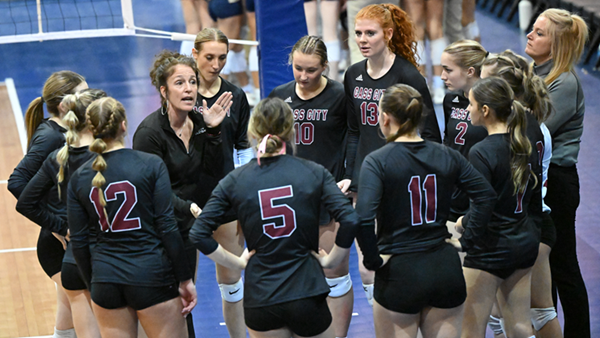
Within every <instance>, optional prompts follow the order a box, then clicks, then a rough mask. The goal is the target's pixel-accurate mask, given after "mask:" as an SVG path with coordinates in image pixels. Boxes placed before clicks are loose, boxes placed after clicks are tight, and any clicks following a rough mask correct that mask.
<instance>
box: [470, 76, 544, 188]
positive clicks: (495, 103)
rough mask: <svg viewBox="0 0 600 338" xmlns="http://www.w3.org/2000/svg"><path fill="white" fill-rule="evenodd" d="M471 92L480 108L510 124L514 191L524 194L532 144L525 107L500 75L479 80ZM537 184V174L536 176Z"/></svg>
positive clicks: (500, 120) (534, 176)
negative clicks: (528, 133) (485, 106)
mask: <svg viewBox="0 0 600 338" xmlns="http://www.w3.org/2000/svg"><path fill="white" fill-rule="evenodd" d="M471 93H472V94H473V97H474V98H475V101H477V104H478V105H479V106H480V107H483V106H484V105H487V106H488V107H489V108H490V110H491V111H492V112H493V113H494V114H495V116H496V119H497V120H498V121H499V122H503V123H506V125H507V127H508V133H509V136H510V149H511V161H510V165H511V172H512V181H513V185H514V193H515V194H517V193H522V192H524V191H525V189H526V188H527V181H528V180H529V173H530V172H531V169H530V168H529V157H530V155H531V149H532V148H531V143H530V142H529V139H528V138H527V135H526V134H525V133H526V130H527V117H526V115H525V114H526V112H525V108H524V107H523V105H521V104H520V103H519V102H518V101H515V100H514V93H513V90H512V89H511V88H510V86H509V84H508V83H507V82H506V81H505V80H504V79H502V78H500V77H495V76H492V77H487V78H485V79H482V80H480V81H477V82H476V83H475V85H474V86H473V88H471ZM532 176H533V179H534V181H535V184H537V177H536V175H532Z"/></svg>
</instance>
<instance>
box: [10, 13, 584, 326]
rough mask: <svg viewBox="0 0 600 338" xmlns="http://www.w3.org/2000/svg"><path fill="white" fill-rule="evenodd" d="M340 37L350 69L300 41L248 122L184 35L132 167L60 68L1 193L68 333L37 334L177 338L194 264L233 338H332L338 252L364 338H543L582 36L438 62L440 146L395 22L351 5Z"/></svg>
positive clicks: (550, 30)
mask: <svg viewBox="0 0 600 338" xmlns="http://www.w3.org/2000/svg"><path fill="white" fill-rule="evenodd" d="M355 20H356V21H355V27H354V29H355V33H356V43H357V44H358V47H359V48H360V51H361V53H362V54H363V56H364V57H365V59H364V60H363V61H360V62H357V63H355V64H354V65H352V66H351V67H350V68H349V69H348V70H347V71H346V73H345V76H344V79H343V83H340V82H337V81H335V80H332V79H330V78H328V77H326V76H325V75H324V73H325V72H326V70H327V67H328V57H327V48H326V44H325V43H324V42H323V41H322V40H321V39H320V38H318V37H315V36H305V37H303V38H301V39H300V40H299V41H298V42H297V43H296V44H295V45H294V46H293V48H292V51H291V53H290V56H289V61H290V64H291V67H292V68H293V73H294V80H293V81H291V82H289V83H286V84H281V85H280V86H278V87H277V88H275V89H274V90H273V91H272V92H271V93H270V95H269V97H268V98H265V99H263V100H262V101H260V102H259V103H258V104H257V105H256V106H255V107H254V109H253V111H252V113H251V111H250V105H249V104H248V101H247V99H246V95H245V94H244V91H243V90H242V89H240V88H239V87H237V86H235V85H234V84H232V83H231V82H229V81H227V80H226V79H224V78H222V77H221V76H220V72H221V70H222V69H223V67H224V65H225V63H226V61H227V54H228V52H229V44H228V39H227V37H226V36H225V35H224V34H223V33H222V32H221V31H220V30H218V29H215V28H205V29H203V30H202V31H201V32H200V33H198V35H197V37H196V40H195V42H194V48H193V50H192V51H191V56H187V55H183V54H179V53H176V52H171V51H163V52H161V53H160V54H158V55H157V56H156V58H155V60H154V64H153V66H152V68H151V71H150V78H151V81H152V84H153V85H154V86H155V87H156V89H157V91H158V92H159V94H160V98H161V105H160V107H159V108H158V109H157V110H156V111H154V112H152V113H151V114H149V115H148V116H147V117H146V118H145V119H144V121H143V122H142V123H141V124H140V125H139V127H138V128H137V129H136V130H135V133H134V135H133V147H132V148H133V149H128V148H126V147H125V140H124V135H125V134H126V133H127V131H128V125H127V114H126V112H125V108H124V107H123V105H122V104H121V103H120V102H118V101H117V100H115V99H114V98H112V97H109V96H108V95H107V94H106V93H105V92H104V91H102V90H99V89H91V88H87V87H88V86H87V83H86V82H85V79H84V77H82V76H81V75H79V74H76V73H73V72H71V71H60V72H57V73H54V74H52V75H51V76H50V77H49V78H48V80H47V81H46V83H45V85H44V88H43V92H42V96H41V97H39V98H37V99H35V100H34V101H33V102H32V103H31V104H30V106H29V108H28V110H27V114H26V122H27V127H28V140H29V143H28V152H27V154H26V155H25V157H24V159H23V160H22V161H21V162H20V163H19V165H18V166H17V168H16V169H15V171H14V172H13V174H12V175H11V177H10V180H9V190H10V191H11V192H12V193H13V195H15V197H17V198H18V203H17V210H18V211H19V212H20V213H22V214H23V215H25V216H26V217H28V218H29V219H31V220H32V221H33V222H35V223H37V224H39V225H40V227H41V232H40V237H39V240H38V247H37V252H38V257H39V261H40V264H41V266H42V268H43V269H44V271H45V273H46V274H47V275H48V276H49V277H50V278H52V279H53V280H54V281H55V282H56V283H57V284H58V288H59V291H58V297H59V300H60V299H61V297H62V300H63V301H62V302H61V301H59V309H58V314H57V316H61V315H62V316H66V315H68V316H71V318H72V319H70V320H72V326H71V328H69V327H66V328H62V327H58V325H57V328H56V329H55V337H75V332H76V336H78V337H100V336H102V337H138V335H139V334H141V332H142V331H143V332H144V333H145V334H146V335H147V336H148V337H195V332H194V327H193V321H192V315H191V311H192V309H193V308H194V306H195V305H196V303H197V297H198V296H197V294H196V289H195V278H196V268H197V265H198V261H197V260H198V255H197V250H199V251H200V252H201V253H203V254H204V255H206V256H208V257H209V258H210V259H212V260H213V261H214V262H215V263H216V264H217V268H216V270H217V282H218V284H219V288H220V291H221V296H222V301H223V315H224V317H225V322H226V324H227V328H228V330H229V333H230V335H231V336H232V337H238V336H243V337H245V335H246V329H247V330H248V331H249V333H250V336H251V337H292V336H293V337H346V336H347V334H348V327H349V324H350V320H351V316H352V308H353V292H352V281H351V279H350V275H349V262H348V261H349V256H350V248H351V246H352V244H353V243H355V239H356V244H357V246H356V249H357V251H358V254H359V255H358V256H359V272H360V274H361V279H362V282H363V285H362V287H363V289H364V290H365V293H366V295H367V299H368V300H369V303H370V304H371V306H372V307H373V319H374V324H375V333H376V336H377V337H417V334H418V332H419V331H420V332H421V334H422V336H423V337H485V332H486V326H487V325H489V327H490V328H491V329H492V330H493V331H494V333H495V334H497V335H502V334H503V335H505V337H511V338H512V337H524V338H525V337H534V336H536V335H537V336H538V337H556V336H561V334H562V333H561V328H560V326H559V324H558V320H557V318H556V309H555V304H554V303H553V299H552V289H551V285H552V282H553V281H554V283H556V287H557V288H558V290H559V292H561V285H562V284H561V282H566V281H565V279H566V280H568V279H572V278H576V277H574V276H573V273H572V271H571V270H572V268H573V267H572V266H567V267H562V266H561V264H567V265H569V264H571V262H568V263H565V262H564V261H563V262H561V261H558V260H557V261H556V262H553V256H551V252H553V251H552V250H554V247H556V248H557V250H559V248H560V250H562V251H560V252H561V257H562V258H561V259H563V260H566V259H567V258H565V257H564V256H568V254H565V252H568V251H574V249H575V248H574V247H573V248H561V247H560V245H565V244H562V242H561V238H562V237H563V236H568V234H569V233H570V231H572V232H573V236H574V219H575V210H576V208H577V205H571V204H569V203H565V202H564V200H568V199H570V198H572V199H573V200H575V199H578V196H579V195H578V194H579V190H578V188H577V190H576V191H574V190H573V188H572V187H571V188H570V187H569V186H568V184H567V183H565V182H567V181H568V182H572V180H576V183H577V184H578V179H577V171H576V167H575V163H576V162H577V154H578V151H579V143H580V138H581V131H582V128H583V113H584V109H585V108H584V100H583V94H582V91H581V86H580V84H579V80H578V78H577V76H576V74H575V72H574V71H573V64H574V63H575V61H576V60H577V59H578V58H579V57H580V55H581V53H582V49H583V43H584V41H585V39H586V37H587V29H585V23H583V21H582V20H581V18H579V17H578V16H576V15H572V14H571V13H569V12H566V11H562V10H555V9H550V10H547V11H546V12H544V13H542V14H541V15H540V17H539V18H538V19H537V21H536V23H535V25H534V28H533V31H532V32H531V33H530V34H529V35H528V45H527V48H526V50H525V52H526V53H527V54H528V55H529V56H530V57H531V58H532V59H533V60H534V63H533V65H529V64H528V63H527V61H526V60H525V59H524V58H523V57H522V56H520V55H518V54H516V53H514V52H512V51H508V50H507V51H504V52H501V53H499V54H490V53H489V52H487V51H486V50H485V49H484V48H483V47H482V46H481V45H480V44H479V43H478V42H475V41H473V40H461V41H457V42H455V43H452V44H450V45H449V46H448V47H446V48H445V49H444V53H443V54H442V58H441V65H442V67H443V72H442V74H441V78H442V80H443V81H444V82H445V85H446V87H447V88H448V90H449V92H448V93H447V94H446V96H445V98H444V101H443V109H444V114H443V117H444V121H442V123H441V125H443V126H445V132H443V133H440V129H439V127H438V120H437V118H436V115H435V111H434V105H433V102H432V98H431V95H430V93H429V89H428V87H427V83H426V81H425V79H424V77H423V76H422V75H421V74H420V73H419V70H418V68H417V66H418V64H417V61H418V60H417V57H416V48H417V42H416V40H415V34H414V31H413V28H412V24H411V22H410V20H409V19H408V18H407V15H406V13H405V12H404V11H402V10H401V9H400V8H398V7H397V6H394V5H391V4H383V5H370V6H367V7H365V8H363V9H362V10H360V11H359V12H358V14H357V15H356V19H355ZM557 95H559V96H557ZM557 97H560V100H557ZM44 103H45V105H46V109H47V111H48V113H49V114H50V118H49V119H43V105H44ZM252 145H255V147H254V149H253V147H252ZM567 196H570V197H567ZM452 233H455V234H456V235H455V236H454V237H453V235H452ZM459 252H463V253H464V255H463V256H461V255H459ZM553 264H556V267H555V266H554V265H553ZM551 267H552V275H551ZM569 269H571V270H569ZM242 270H245V274H244V279H243V280H242V278H241V277H242V276H241V274H242V273H241V271H242ZM577 271H579V270H578V267H577ZM579 278H580V275H579ZM581 283H583V281H581ZM584 291H585V290H584ZM560 295H561V300H562V296H563V295H562V293H561V294H560ZM586 301H587V296H586ZM61 304H62V305H61ZM563 306H564V305H563ZM567 307H568V306H567ZM567 307H565V317H566V318H567V315H568V312H569V310H568V309H567ZM565 321H566V323H567V324H566V325H569V324H568V319H565ZM57 322H58V319H57ZM138 322H139V324H140V325H141V328H138ZM142 329H143V330H142ZM207 334H208V335H210V333H207Z"/></svg>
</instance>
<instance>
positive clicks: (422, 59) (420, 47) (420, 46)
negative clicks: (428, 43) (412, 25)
mask: <svg viewBox="0 0 600 338" xmlns="http://www.w3.org/2000/svg"><path fill="white" fill-rule="evenodd" d="M417 57H418V58H419V60H417V63H418V64H420V65H425V64H427V55H426V54H425V41H423V40H419V41H417Z"/></svg>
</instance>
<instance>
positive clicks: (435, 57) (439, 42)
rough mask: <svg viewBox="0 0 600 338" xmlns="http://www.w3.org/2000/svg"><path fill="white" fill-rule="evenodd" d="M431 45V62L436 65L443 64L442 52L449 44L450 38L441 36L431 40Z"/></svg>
mask: <svg viewBox="0 0 600 338" xmlns="http://www.w3.org/2000/svg"><path fill="white" fill-rule="evenodd" d="M429 44H430V45H431V64H433V65H434V66H439V65H441V64H442V53H443V52H444V48H446V46H448V40H446V38H439V39H435V40H433V41H430V42H429Z"/></svg>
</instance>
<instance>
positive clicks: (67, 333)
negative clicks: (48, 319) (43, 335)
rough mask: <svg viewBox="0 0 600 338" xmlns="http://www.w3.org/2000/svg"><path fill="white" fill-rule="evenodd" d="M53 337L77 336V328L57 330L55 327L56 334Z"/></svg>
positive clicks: (68, 337)
mask: <svg viewBox="0 0 600 338" xmlns="http://www.w3.org/2000/svg"><path fill="white" fill-rule="evenodd" d="M52 338H77V334H76V333H75V329H74V328H73V329H67V330H57V329H56V328H54V335H53V336H52Z"/></svg>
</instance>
